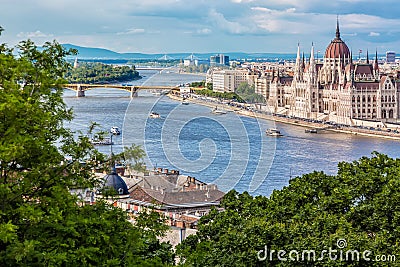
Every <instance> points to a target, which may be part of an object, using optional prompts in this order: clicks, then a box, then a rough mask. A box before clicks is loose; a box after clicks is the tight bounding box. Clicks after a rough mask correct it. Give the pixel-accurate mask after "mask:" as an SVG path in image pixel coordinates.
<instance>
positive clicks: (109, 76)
mask: <svg viewBox="0 0 400 267" xmlns="http://www.w3.org/2000/svg"><path fill="white" fill-rule="evenodd" d="M65 78H66V79H67V80H68V82H69V83H107V82H126V81H131V80H136V79H139V78H140V76H139V72H137V71H136V70H135V67H134V66H133V67H131V66H112V65H109V64H102V63H99V62H96V63H88V62H82V63H80V64H79V66H78V67H77V68H71V69H69V71H68V72H67V73H66V75H65Z"/></svg>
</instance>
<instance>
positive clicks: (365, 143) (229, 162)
mask: <svg viewBox="0 0 400 267" xmlns="http://www.w3.org/2000/svg"><path fill="white" fill-rule="evenodd" d="M140 74H141V75H142V76H144V77H143V78H142V79H141V80H137V81H133V82H130V83H131V84H135V85H141V84H146V85H177V84H182V83H187V82H192V81H200V80H202V79H204V76H199V75H190V74H179V73H176V72H174V71H173V70H172V69H171V70H165V71H163V72H161V73H160V72H158V71H150V70H149V71H140ZM64 100H65V102H66V104H67V105H68V106H70V107H72V108H73V110H74V114H75V118H74V120H73V121H72V122H71V123H68V124H67V125H66V126H67V127H69V128H71V129H72V130H73V131H81V132H83V133H86V132H87V129H88V126H89V124H90V122H91V121H95V122H97V123H99V124H100V125H101V128H100V129H102V130H105V131H108V130H109V129H110V127H111V126H118V127H119V128H120V129H122V134H121V135H120V136H114V137H113V138H114V141H115V145H114V146H113V151H114V152H121V151H122V150H123V147H124V146H130V145H131V144H132V143H135V144H139V145H142V147H143V148H144V149H145V151H146V154H147V157H146V159H145V162H146V165H147V167H148V168H154V167H162V168H168V169H177V170H180V172H181V173H183V174H186V175H191V176H194V177H196V178H197V179H199V180H201V181H204V182H207V183H216V184H217V185H218V187H219V188H220V189H221V190H223V191H228V190H230V189H232V188H234V189H236V190H238V191H240V192H243V191H249V192H250V193H251V194H253V195H267V196H268V195H270V194H271V192H272V191H273V190H274V189H281V188H282V187H284V186H286V185H288V181H289V179H290V178H291V177H295V176H299V175H302V174H305V173H309V172H312V171H314V170H318V171H324V172H326V173H328V174H335V173H336V172H337V164H338V163H339V162H341V161H352V160H356V159H358V158H360V157H362V156H370V155H371V152H373V151H378V152H381V153H384V154H387V155H389V156H391V157H398V154H399V151H400V150H399V149H400V142H399V141H396V140H386V139H382V138H372V137H362V136H355V135H349V134H341V133H333V132H326V133H320V134H309V133H305V132H304V128H302V127H297V126H293V125H286V124H280V123H275V122H271V121H265V120H257V119H254V118H248V117H243V116H238V115H237V114H236V113H233V112H228V113H227V114H224V115H216V114H213V113H211V109H210V108H209V107H205V106H201V105H196V104H193V103H190V104H189V105H182V104H181V103H180V102H178V101H174V100H171V99H169V98H168V97H166V96H156V95H153V94H152V93H151V92H148V91H143V92H142V91H141V92H139V96H138V97H135V98H133V99H130V97H129V93H128V92H125V91H121V90H114V89H94V90H90V91H87V92H86V97H81V98H77V97H75V92H73V91H69V90H66V91H65V93H64ZM152 111H154V112H157V113H159V114H160V118H159V119H151V118H149V116H148V115H149V113H150V112H152ZM272 127H274V128H275V127H276V128H278V129H279V130H281V132H282V133H283V134H284V136H283V137H281V138H273V137H268V136H266V135H265V133H264V131H265V129H267V128H272ZM98 148H99V150H100V151H101V152H103V153H107V154H109V153H110V146H99V147H98Z"/></svg>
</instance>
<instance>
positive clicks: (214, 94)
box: [196, 89, 244, 103]
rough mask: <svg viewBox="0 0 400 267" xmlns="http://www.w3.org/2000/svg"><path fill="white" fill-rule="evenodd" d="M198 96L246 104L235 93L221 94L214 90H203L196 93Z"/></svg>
mask: <svg viewBox="0 0 400 267" xmlns="http://www.w3.org/2000/svg"><path fill="white" fill-rule="evenodd" d="M196 94H199V95H204V96H209V97H214V98H220V99H230V100H234V101H237V102H241V103H244V101H243V99H242V98H241V97H240V96H239V95H237V94H236V93H233V92H224V93H221V92H214V91H213V90H212V89H211V90H210V89H203V90H199V91H196Z"/></svg>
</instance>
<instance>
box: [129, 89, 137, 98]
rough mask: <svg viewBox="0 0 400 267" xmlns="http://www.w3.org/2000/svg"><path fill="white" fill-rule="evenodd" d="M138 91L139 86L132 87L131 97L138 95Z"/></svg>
mask: <svg viewBox="0 0 400 267" xmlns="http://www.w3.org/2000/svg"><path fill="white" fill-rule="evenodd" d="M138 91H139V89H138V88H137V87H131V98H134V97H138Z"/></svg>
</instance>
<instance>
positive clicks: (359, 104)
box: [210, 22, 400, 125]
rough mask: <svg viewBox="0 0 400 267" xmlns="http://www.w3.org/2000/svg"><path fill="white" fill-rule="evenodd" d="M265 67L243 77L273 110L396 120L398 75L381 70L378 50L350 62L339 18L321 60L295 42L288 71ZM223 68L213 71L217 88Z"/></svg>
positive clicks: (324, 116)
mask: <svg viewBox="0 0 400 267" xmlns="http://www.w3.org/2000/svg"><path fill="white" fill-rule="evenodd" d="M267 68H268V67H266V66H264V70H262V71H261V72H260V71H259V70H258V71H254V68H253V69H252V68H251V67H249V68H248V70H249V69H250V70H251V69H252V70H251V71H248V72H247V82H249V83H250V84H254V85H255V89H256V93H258V94H261V95H263V96H264V97H265V98H266V101H267V103H268V106H269V109H270V110H271V112H273V113H280V114H284V115H288V116H296V117H301V118H309V119H319V120H330V121H335V122H338V123H342V124H348V125H353V124H355V123H354V120H363V121H365V120H368V121H379V122H382V123H396V122H398V121H397V119H398V118H399V97H400V86H399V85H400V80H399V77H398V76H399V75H398V74H397V72H396V73H394V74H393V73H391V74H389V72H383V71H380V69H379V65H378V56H377V52H376V53H375V58H374V59H369V56H368V52H367V57H366V59H365V60H363V61H361V60H358V61H357V62H354V61H353V57H352V53H351V52H350V50H349V48H348V47H347V45H346V43H345V42H344V41H343V40H342V39H341V37H340V30H339V22H337V26H336V36H335V38H334V39H333V40H332V41H331V43H330V44H329V45H328V47H327V48H326V51H325V54H324V57H323V60H322V61H321V60H318V59H317V60H316V59H315V57H314V46H312V47H311V53H310V57H309V59H308V60H306V59H305V57H304V53H303V55H302V56H301V54H300V47H299V46H298V49H297V57H296V62H295V63H294V66H293V65H292V66H291V69H290V71H287V70H282V68H281V67H276V66H275V67H271V68H270V69H268V70H267ZM221 72H228V70H226V71H223V70H220V71H214V73H213V75H212V77H214V76H215V77H216V79H215V83H214V79H213V80H212V82H213V87H214V90H215V89H217V91H218V88H227V87H226V85H221V84H218V81H221V79H220V78H218V75H221ZM241 72H243V70H242V71H241ZM241 72H240V71H239V73H241ZM239 77H243V73H241V74H240V76H239ZM241 79H244V78H241ZM210 81H211V79H210ZM236 84H237V82H236ZM219 91H227V90H219ZM228 91H232V90H228Z"/></svg>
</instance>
